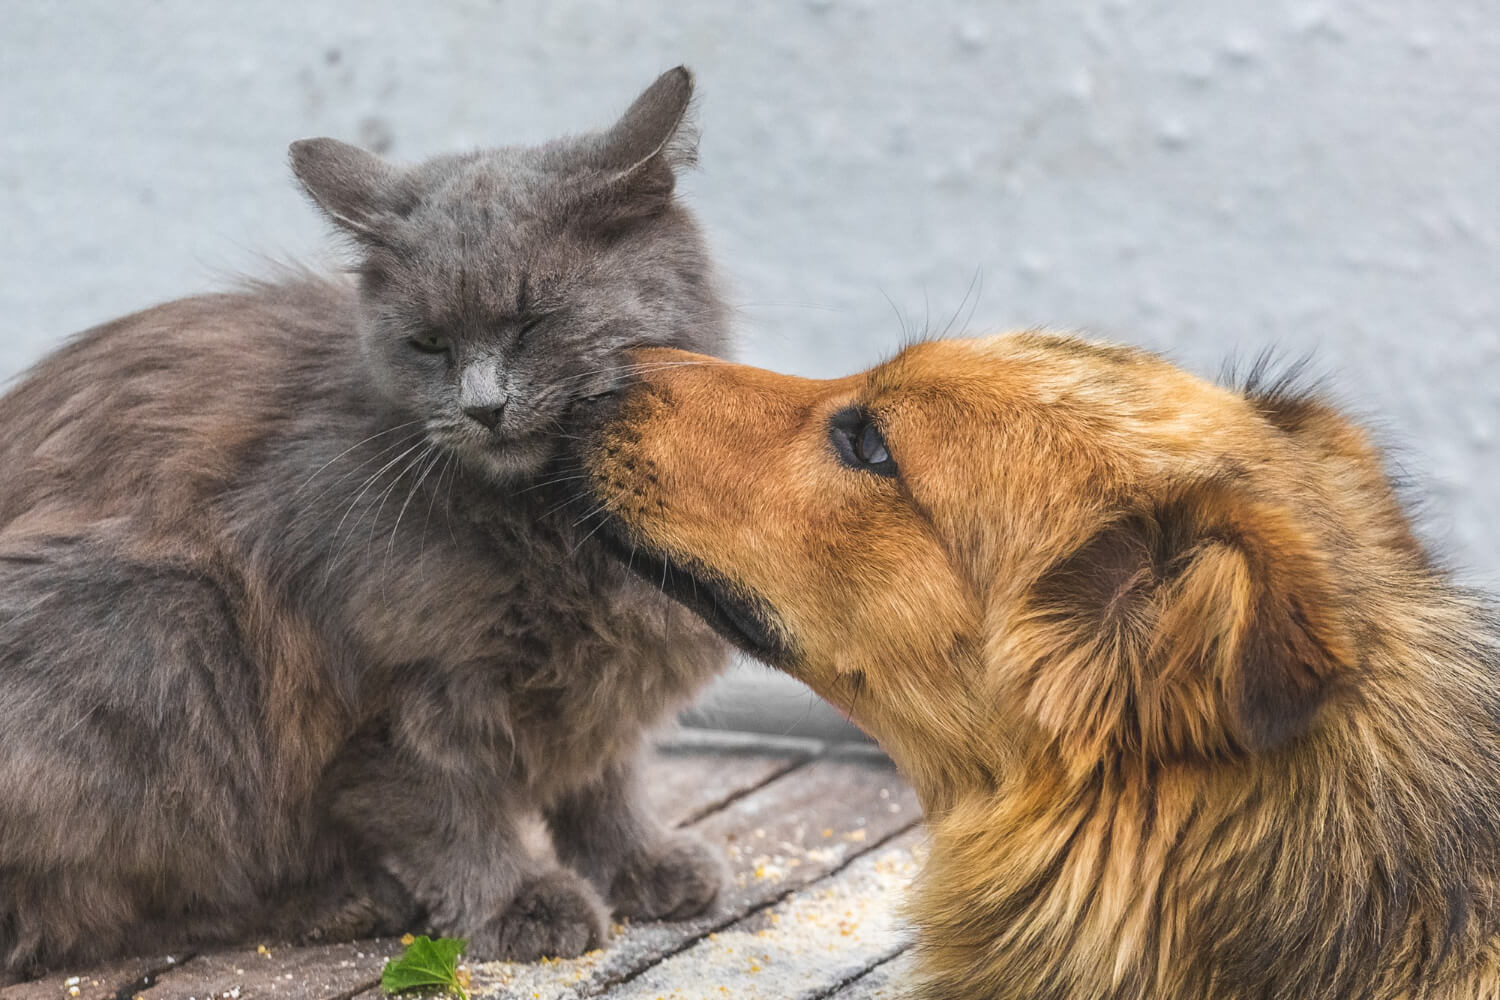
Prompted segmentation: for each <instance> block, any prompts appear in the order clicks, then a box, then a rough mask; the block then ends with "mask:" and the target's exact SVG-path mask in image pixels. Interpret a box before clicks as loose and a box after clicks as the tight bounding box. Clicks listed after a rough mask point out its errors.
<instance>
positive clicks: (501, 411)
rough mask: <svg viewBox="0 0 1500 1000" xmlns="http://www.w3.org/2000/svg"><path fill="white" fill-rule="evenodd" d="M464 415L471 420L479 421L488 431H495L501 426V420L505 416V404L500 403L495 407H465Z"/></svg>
mask: <svg viewBox="0 0 1500 1000" xmlns="http://www.w3.org/2000/svg"><path fill="white" fill-rule="evenodd" d="M464 415H465V416H467V417H468V418H469V419H470V420H474V421H477V422H479V423H481V424H483V425H484V426H485V428H486V429H488V430H491V431H493V430H494V429H495V428H496V427H499V426H500V420H501V418H502V417H504V416H505V404H504V403H499V404H497V405H495V406H465V407H464Z"/></svg>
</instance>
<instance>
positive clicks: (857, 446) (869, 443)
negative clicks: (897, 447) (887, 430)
mask: <svg viewBox="0 0 1500 1000" xmlns="http://www.w3.org/2000/svg"><path fill="white" fill-rule="evenodd" d="M854 457H855V458H857V459H859V460H860V461H861V462H863V463H865V464H866V465H881V464H884V463H887V462H889V461H890V460H891V453H890V451H889V450H888V449H887V448H886V446H885V438H883V437H881V436H880V431H879V430H877V429H876V427H875V425H874V424H865V425H864V427H862V428H860V431H859V436H858V437H856V438H855V439H854Z"/></svg>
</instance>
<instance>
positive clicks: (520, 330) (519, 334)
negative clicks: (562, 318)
mask: <svg viewBox="0 0 1500 1000" xmlns="http://www.w3.org/2000/svg"><path fill="white" fill-rule="evenodd" d="M546 319H547V317H546V316H545V315H543V316H530V317H527V318H526V319H524V320H522V321H521V325H520V326H519V327H517V328H516V344H517V345H520V344H523V343H525V342H526V338H527V337H529V336H530V335H531V334H532V332H533V331H535V330H536V328H537V327H539V326H541V325H542V323H543V322H545V321H546Z"/></svg>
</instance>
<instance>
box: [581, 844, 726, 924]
mask: <svg viewBox="0 0 1500 1000" xmlns="http://www.w3.org/2000/svg"><path fill="white" fill-rule="evenodd" d="M726 879H727V873H726V870H725V867H724V859H723V857H722V855H721V854H720V852H718V851H716V850H714V849H713V848H712V847H710V846H709V845H708V844H706V843H705V842H704V841H702V840H700V839H699V838H698V837H696V836H694V835H692V834H689V833H677V834H673V835H672V836H671V837H668V838H667V839H665V840H662V841H660V842H659V843H656V844H653V845H652V846H651V847H650V848H649V849H647V850H646V851H643V852H642V853H641V854H640V855H638V856H637V857H636V858H634V859H633V860H632V861H630V862H628V863H627V864H626V865H625V866H624V867H623V868H621V869H620V871H619V873H618V874H617V875H616V876H615V879H614V883H613V884H612V885H611V886H610V890H609V901H610V903H611V904H612V905H613V906H614V910H615V912H616V913H618V914H619V915H620V916H622V917H634V918H637V919H643V920H687V919H689V918H691V917H696V916H698V915H699V914H700V913H703V912H704V911H705V910H707V909H708V908H709V907H710V906H712V905H713V903H714V901H715V900H716V899H718V897H719V891H720V890H721V889H722V888H723V887H724V883H725V881H726Z"/></svg>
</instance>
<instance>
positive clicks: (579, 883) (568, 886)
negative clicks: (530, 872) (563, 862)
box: [469, 869, 609, 962]
mask: <svg viewBox="0 0 1500 1000" xmlns="http://www.w3.org/2000/svg"><path fill="white" fill-rule="evenodd" d="M608 936H609V914H608V912H607V911H606V910H605V908H604V904H603V903H602V902H601V901H600V899H599V895H598V893H596V892H595V891H594V889H593V887H592V886H590V885H589V884H588V883H587V882H585V881H584V880H583V879H581V878H579V877H578V876H577V875H575V874H573V873H572V872H570V871H564V870H562V869H557V870H554V871H550V872H548V873H546V874H545V875H540V876H538V877H536V878H534V879H532V880H531V881H529V882H527V883H525V884H524V885H522V886H521V891H520V892H518V893H516V896H515V898H514V899H512V900H511V902H510V904H509V905H508V906H507V907H506V908H505V909H504V910H503V911H502V912H501V913H500V915H499V916H498V917H495V918H494V919H492V920H491V921H490V922H489V923H488V924H486V925H485V927H484V930H483V932H482V933H480V934H477V935H474V936H472V937H471V938H470V940H469V949H470V954H471V955H472V957H474V958H475V959H476V960H479V961H494V960H501V961H509V962H534V961H536V960H537V959H539V958H574V957H576V956H578V955H582V954H583V953H584V952H586V951H589V950H590V949H592V948H598V947H600V946H601V945H603V944H604V942H605V940H606V939H607V938H608Z"/></svg>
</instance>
